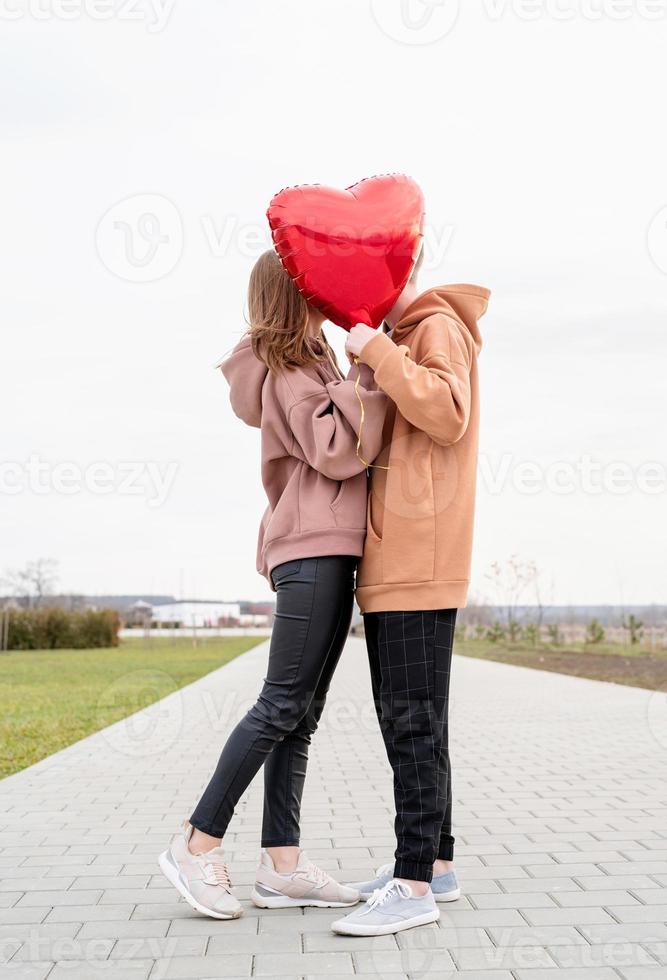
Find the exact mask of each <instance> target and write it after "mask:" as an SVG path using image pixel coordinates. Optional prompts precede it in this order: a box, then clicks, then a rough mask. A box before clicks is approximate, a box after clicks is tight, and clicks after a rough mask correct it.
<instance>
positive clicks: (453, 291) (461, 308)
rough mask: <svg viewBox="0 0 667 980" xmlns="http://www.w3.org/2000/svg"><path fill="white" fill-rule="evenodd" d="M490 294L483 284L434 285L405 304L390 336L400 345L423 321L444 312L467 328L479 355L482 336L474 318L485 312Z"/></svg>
mask: <svg viewBox="0 0 667 980" xmlns="http://www.w3.org/2000/svg"><path fill="white" fill-rule="evenodd" d="M490 295H491V293H490V292H489V290H488V289H485V288H484V287H483V286H468V285H457V286H436V287H435V288H434V289H428V290H427V291H426V292H425V293H422V294H421V296H418V297H417V299H416V300H415V301H414V302H413V303H411V304H410V306H408V308H407V310H406V311H405V313H404V314H403V316H402V317H401V319H400V320H399V321H398V323H397V324H396V326H395V327H394V330H393V333H392V335H391V339H392V340H393V341H395V342H396V343H397V344H400V342H401V340H402V339H403V338H404V337H405V336H406V334H408V333H409V332H410V331H411V330H412V328H413V327H415V326H417V324H418V323H421V322H422V320H425V319H426V318H427V317H429V316H434V315H435V314H436V313H444V314H445V315H446V316H449V317H452V318H453V319H454V320H457V321H458V322H459V323H460V324H462V325H463V326H464V327H465V328H466V330H467V331H468V333H469V334H470V336H471V337H472V339H473V342H474V344H475V347H476V349H477V353H478V354H479V352H480V350H481V347H482V337H481V335H480V332H479V327H478V326H477V321H478V320H479V318H480V317H482V316H484V314H485V313H486V308H487V306H488V303H489V297H490Z"/></svg>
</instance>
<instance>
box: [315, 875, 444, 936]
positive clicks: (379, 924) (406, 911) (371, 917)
mask: <svg viewBox="0 0 667 980" xmlns="http://www.w3.org/2000/svg"><path fill="white" fill-rule="evenodd" d="M439 918H440V909H439V908H438V906H437V905H436V904H435V899H434V897H433V892H432V891H431V889H430V888H429V890H428V891H427V892H426V894H425V895H413V894H412V889H411V888H410V886H409V885H406V884H405V883H404V882H402V881H396V879H394V878H392V880H391V881H389V882H387V884H386V885H385V886H384V888H378V890H377V891H376V892H373V894H372V895H371V897H370V898H369V899H368V901H367V902H366V904H365V905H362V906H361V907H360V908H358V909H355V910H354V912H350V914H349V915H346V916H345V918H344V919H338V921H337V922H334V923H333V924H332V926H331V928H332V929H333V931H334V932H337V933H339V934H340V935H341V936H388V935H392V934H393V933H396V932H403V930H404V929H413V928H414V927H415V926H425V925H427V924H428V923H429V922H437V921H438V919H439Z"/></svg>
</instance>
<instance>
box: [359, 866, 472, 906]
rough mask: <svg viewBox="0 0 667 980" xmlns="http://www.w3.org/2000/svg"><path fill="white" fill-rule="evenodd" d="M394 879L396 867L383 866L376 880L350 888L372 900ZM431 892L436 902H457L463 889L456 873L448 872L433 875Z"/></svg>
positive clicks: (361, 882)
mask: <svg viewBox="0 0 667 980" xmlns="http://www.w3.org/2000/svg"><path fill="white" fill-rule="evenodd" d="M393 877H394V865H393V864H383V865H382V867H381V868H378V870H377V872H376V876H375V878H372V879H371V880H370V881H355V882H352V883H350V888H356V889H357V891H358V892H359V894H360V895H361V897H362V898H363V899H367V898H370V897H371V895H372V894H373V892H374V891H376V890H377V889H378V888H384V886H385V885H386V884H387V882H389V881H391V879H392V878H393ZM431 891H432V892H433V897H434V899H435V900H436V902H455V901H456V899H457V898H460V897H461V889H460V888H459V882H458V879H457V877H456V871H448V872H447V874H444V875H433V880H432V881H431Z"/></svg>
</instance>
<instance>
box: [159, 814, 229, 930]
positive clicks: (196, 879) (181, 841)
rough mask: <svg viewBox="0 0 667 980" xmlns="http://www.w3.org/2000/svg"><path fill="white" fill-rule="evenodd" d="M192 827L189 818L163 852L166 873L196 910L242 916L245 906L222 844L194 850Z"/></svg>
mask: <svg viewBox="0 0 667 980" xmlns="http://www.w3.org/2000/svg"><path fill="white" fill-rule="evenodd" d="M192 829H193V828H192V827H191V826H190V824H189V823H187V821H186V822H185V823H184V824H183V830H182V831H181V832H180V833H179V834H176V836H175V837H174V839H173V841H172V842H171V846H170V847H169V849H168V850H166V851H164V852H163V853H162V854H161V855H160V857H159V859H158V860H159V864H160V868H161V869H162V873H163V874H164V875H165V877H166V878H167V879H168V880H169V881H170V882H171V883H172V885H173V886H174V888H176V890H177V891H179V892H180V893H181V895H182V896H183V898H184V899H185V901H186V902H188V904H189V905H191V906H192V908H193V909H195V911H196V912H201V913H202V915H208V916H210V917H211V918H212V919H238V917H239V916H240V915H241V914H242V913H243V908H242V906H241V903H240V902H239V900H238V899H237V897H236V896H235V895H234V894H233V892H232V883H231V880H230V877H229V869H228V868H227V865H226V864H225V862H224V860H223V853H222V848H221V847H214V848H213V849H212V850H210V851H207V852H206V853H204V854H193V853H192V852H191V851H190V847H189V842H190V838H191V836H192Z"/></svg>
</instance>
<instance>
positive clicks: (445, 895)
mask: <svg viewBox="0 0 667 980" xmlns="http://www.w3.org/2000/svg"><path fill="white" fill-rule="evenodd" d="M460 897H461V889H460V888H455V889H454V890H453V891H451V892H440V894H438V892H433V898H434V899H435V900H436V902H455V901H456V900H457V898H460Z"/></svg>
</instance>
